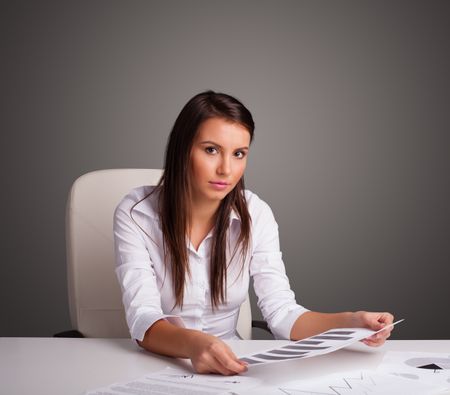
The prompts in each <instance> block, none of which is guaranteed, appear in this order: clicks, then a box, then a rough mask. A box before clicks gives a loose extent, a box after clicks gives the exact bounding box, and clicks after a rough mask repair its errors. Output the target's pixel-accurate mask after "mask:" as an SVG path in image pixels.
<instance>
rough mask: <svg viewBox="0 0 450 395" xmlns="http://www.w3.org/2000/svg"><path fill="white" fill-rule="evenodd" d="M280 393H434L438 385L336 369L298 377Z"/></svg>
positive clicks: (391, 394) (372, 373)
mask: <svg viewBox="0 0 450 395" xmlns="http://www.w3.org/2000/svg"><path fill="white" fill-rule="evenodd" d="M279 390H280V391H281V392H280V394H286V395H290V394H292V395H294V394H323V395H341V394H342V395H344V394H346V395H347V394H351V395H369V394H370V395H399V394H408V395H425V394H427V395H431V394H436V393H437V390H438V389H436V388H433V387H432V386H430V385H427V384H423V383H413V382H411V381H410V380H406V379H402V378H399V377H395V376H391V375H387V374H382V373H378V372H374V371H369V370H355V371H350V372H340V373H334V374H330V375H327V376H322V377H317V378H315V379H312V380H298V381H293V382H290V383H286V384H284V385H282V386H280V387H279Z"/></svg>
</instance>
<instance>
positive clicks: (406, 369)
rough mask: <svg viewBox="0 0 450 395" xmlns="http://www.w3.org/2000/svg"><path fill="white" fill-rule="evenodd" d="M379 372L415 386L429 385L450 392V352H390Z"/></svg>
mask: <svg viewBox="0 0 450 395" xmlns="http://www.w3.org/2000/svg"><path fill="white" fill-rule="evenodd" d="M378 372H380V373H388V374H391V375H394V376H398V377H403V378H405V379H408V380H410V381H411V382H413V383H414V384H417V383H427V384H431V385H436V386H440V387H441V388H442V390H443V391H444V390H445V391H450V352H449V353H429V352H404V351H388V352H387V353H386V354H385V356H384V358H383V361H382V362H381V364H380V366H379V367H378Z"/></svg>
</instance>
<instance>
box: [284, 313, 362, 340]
mask: <svg viewBox="0 0 450 395" xmlns="http://www.w3.org/2000/svg"><path fill="white" fill-rule="evenodd" d="M355 324H356V319H355V314H354V313H351V312H344V313H318V312H315V311H308V312H306V313H304V314H302V315H301V316H300V317H298V318H297V320H296V321H295V323H294V325H293V326H292V329H291V340H300V339H304V338H306V337H310V336H314V335H317V334H318V333H322V332H325V331H327V330H329V329H332V328H350V327H354V326H355Z"/></svg>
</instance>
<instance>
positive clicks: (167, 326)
mask: <svg viewBox="0 0 450 395" xmlns="http://www.w3.org/2000/svg"><path fill="white" fill-rule="evenodd" d="M196 332H197V331H195V330H192V329H185V328H179V327H177V326H175V325H173V324H171V323H169V322H167V321H166V320H159V321H156V322H155V323H154V324H153V325H152V326H151V327H150V328H149V329H148V330H147V332H145V336H144V339H143V340H142V341H138V344H139V345H140V346H141V347H143V348H145V349H146V350H148V351H151V352H154V353H157V354H161V355H166V356H170V357H175V358H189V357H190V348H189V346H190V345H191V344H192V341H193V338H194V337H195V336H196V334H197V333H196Z"/></svg>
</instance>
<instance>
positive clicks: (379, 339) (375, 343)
mask: <svg viewBox="0 0 450 395" xmlns="http://www.w3.org/2000/svg"><path fill="white" fill-rule="evenodd" d="M393 321H394V316H393V315H392V314H390V313H372V312H368V311H357V312H356V313H354V324H355V325H354V326H355V327H360V328H367V329H371V330H374V331H378V330H380V329H382V328H384V327H386V326H388V325H389V324H392V322H393ZM392 329H393V327H392V326H391V327H389V328H386V329H385V330H383V331H381V332H378V333H376V334H374V335H372V336H370V337H368V338H367V339H363V340H361V341H362V342H363V343H364V344H366V345H368V346H371V347H379V346H381V345H383V344H384V342H385V341H386V339H387V338H388V337H389V336H390V335H391V331H392Z"/></svg>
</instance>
